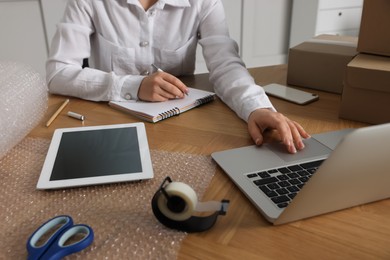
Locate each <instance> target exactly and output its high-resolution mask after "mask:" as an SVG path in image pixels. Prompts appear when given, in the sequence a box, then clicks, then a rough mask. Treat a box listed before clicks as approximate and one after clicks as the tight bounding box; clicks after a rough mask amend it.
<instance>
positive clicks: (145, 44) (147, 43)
mask: <svg viewBox="0 0 390 260" xmlns="http://www.w3.org/2000/svg"><path fill="white" fill-rule="evenodd" d="M148 45H149V42H148V41H143V42H140V43H139V46H141V47H146V46H148Z"/></svg>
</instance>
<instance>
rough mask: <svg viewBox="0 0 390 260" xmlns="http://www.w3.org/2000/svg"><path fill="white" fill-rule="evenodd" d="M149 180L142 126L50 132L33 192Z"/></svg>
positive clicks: (150, 164) (135, 124)
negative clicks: (50, 138)
mask: <svg viewBox="0 0 390 260" xmlns="http://www.w3.org/2000/svg"><path fill="white" fill-rule="evenodd" d="M151 178H153V167H152V162H151V158H150V151H149V145H148V140H147V136H146V131H145V125H144V124H143V123H132V124H117V125H104V126H89V127H75V128H61V129H56V130H55V131H54V134H53V137H52V140H51V143H50V146H49V150H48V152H47V155H46V159H45V162H44V164H43V167H42V171H41V174H40V177H39V180H38V184H37V189H57V188H67V187H76V186H85V185H96V184H104V183H114V182H125V181H136V180H143V179H151Z"/></svg>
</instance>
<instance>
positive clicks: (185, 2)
mask: <svg viewBox="0 0 390 260" xmlns="http://www.w3.org/2000/svg"><path fill="white" fill-rule="evenodd" d="M127 3H129V4H137V3H139V2H138V0H127ZM166 4H167V5H171V6H176V7H189V6H191V4H190V1H189V0H159V1H158V2H157V3H156V5H157V7H159V8H163V7H164V5H166Z"/></svg>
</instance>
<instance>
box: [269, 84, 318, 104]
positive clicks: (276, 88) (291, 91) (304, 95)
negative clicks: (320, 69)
mask: <svg viewBox="0 0 390 260" xmlns="http://www.w3.org/2000/svg"><path fill="white" fill-rule="evenodd" d="M263 88H264V90H265V93H267V94H268V95H270V96H274V97H277V98H281V99H284V100H286V101H290V102H293V103H295V104H299V105H306V104H308V103H311V102H313V101H316V100H318V98H319V97H318V95H317V94H314V93H310V92H306V91H303V90H299V89H295V88H291V87H287V86H284V85H281V84H276V83H272V84H269V85H266V86H263Z"/></svg>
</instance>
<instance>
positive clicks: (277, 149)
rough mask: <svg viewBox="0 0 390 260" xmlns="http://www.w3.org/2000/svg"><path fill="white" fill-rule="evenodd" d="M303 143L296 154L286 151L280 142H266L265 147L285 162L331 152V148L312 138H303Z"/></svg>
mask: <svg viewBox="0 0 390 260" xmlns="http://www.w3.org/2000/svg"><path fill="white" fill-rule="evenodd" d="M303 143H304V144H305V149H303V150H301V151H298V152H297V153H296V154H290V153H288V152H287V150H286V146H285V145H284V144H282V143H270V144H267V147H268V149H270V150H271V151H272V152H274V153H275V154H276V155H278V156H279V157H280V158H281V159H282V160H284V161H286V162H294V161H299V160H304V159H309V158H314V157H317V156H323V155H328V154H330V153H331V152H332V150H331V149H329V148H328V147H327V146H325V145H323V144H322V143H320V142H318V141H317V140H316V139H314V138H309V139H304V140H303Z"/></svg>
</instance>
